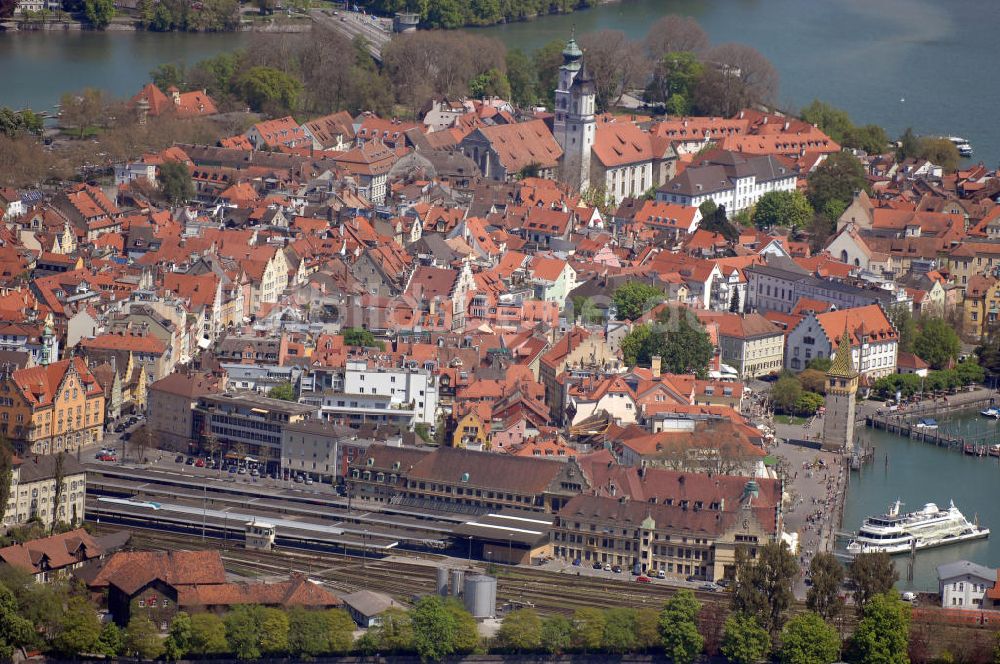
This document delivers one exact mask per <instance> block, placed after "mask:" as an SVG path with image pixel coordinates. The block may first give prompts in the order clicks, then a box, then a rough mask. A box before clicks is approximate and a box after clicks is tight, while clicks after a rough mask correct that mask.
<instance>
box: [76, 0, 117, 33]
mask: <svg viewBox="0 0 1000 664" xmlns="http://www.w3.org/2000/svg"><path fill="white" fill-rule="evenodd" d="M83 13H84V15H85V16H86V17H87V22H88V23H90V24H91V25H92V26H94V27H95V28H97V29H98V30H103V29H104V28H106V27H108V24H109V23H111V19H113V18H114V17H115V3H114V0H84V3H83Z"/></svg>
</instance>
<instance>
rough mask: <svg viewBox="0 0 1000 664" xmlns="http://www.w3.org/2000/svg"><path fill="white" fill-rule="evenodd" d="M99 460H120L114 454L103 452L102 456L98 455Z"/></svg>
mask: <svg viewBox="0 0 1000 664" xmlns="http://www.w3.org/2000/svg"><path fill="white" fill-rule="evenodd" d="M97 460H98V461H111V462H114V461H118V457H116V456H115V455H113V454H102V455H101V456H99V457H97Z"/></svg>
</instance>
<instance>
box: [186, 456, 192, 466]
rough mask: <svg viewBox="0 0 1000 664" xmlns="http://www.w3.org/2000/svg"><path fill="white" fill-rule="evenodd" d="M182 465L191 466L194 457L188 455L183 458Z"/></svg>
mask: <svg viewBox="0 0 1000 664" xmlns="http://www.w3.org/2000/svg"><path fill="white" fill-rule="evenodd" d="M184 465H185V466H193V465H194V457H188V458H187V459H185V460H184Z"/></svg>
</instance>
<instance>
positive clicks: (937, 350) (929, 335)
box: [913, 318, 962, 369]
mask: <svg viewBox="0 0 1000 664" xmlns="http://www.w3.org/2000/svg"><path fill="white" fill-rule="evenodd" d="M918 327H919V331H918V332H917V335H916V337H915V338H914V339H913V353H914V354H915V355H916V356H917V357H919V358H920V359H922V360H923V361H925V362H927V364H929V365H931V368H932V369H946V368H948V367H949V366H950V365H951V363H952V361H953V360H954V359H955V358H956V357H958V354H959V352H960V351H961V350H962V343H961V340H960V339H959V338H958V333H957V332H955V329H954V328H953V327H952V326H951V325H949V324H948V323H947V322H946V321H945V320H944V319H943V318H925V319H923V320H921V321H920V325H919V326H918Z"/></svg>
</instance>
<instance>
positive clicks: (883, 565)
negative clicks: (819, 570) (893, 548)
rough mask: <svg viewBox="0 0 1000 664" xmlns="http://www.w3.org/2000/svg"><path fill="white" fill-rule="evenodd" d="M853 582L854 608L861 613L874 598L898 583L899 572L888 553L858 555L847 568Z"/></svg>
mask: <svg viewBox="0 0 1000 664" xmlns="http://www.w3.org/2000/svg"><path fill="white" fill-rule="evenodd" d="M848 573H849V575H850V578H851V580H852V581H853V582H854V606H856V607H857V609H858V611H862V610H863V609H864V607H865V605H866V604H868V602H869V601H870V600H871V599H872V598H873V597H875V596H877V595H881V594H884V593H888V592H889V591H891V590H892V587H893V586H894V585H895V584H896V581H899V572H897V571H896V567H895V566H894V565H893V563H892V557H891V556H889V554H888V553H859V554H858V555H856V556H854V559H853V560H851V564H850V566H849V568H848Z"/></svg>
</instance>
